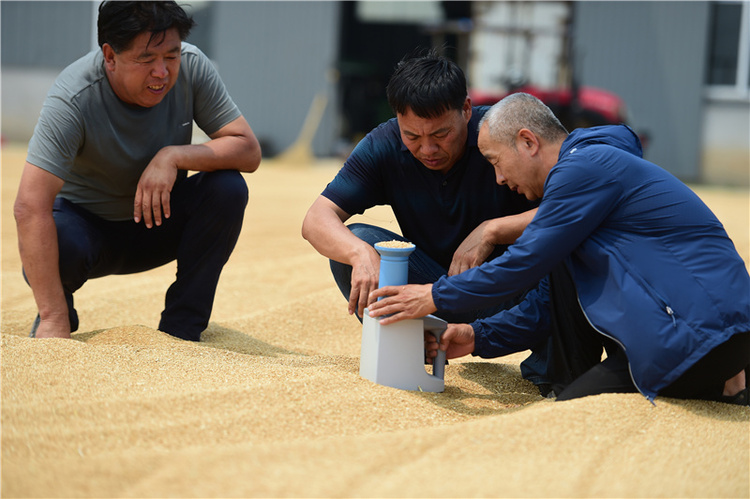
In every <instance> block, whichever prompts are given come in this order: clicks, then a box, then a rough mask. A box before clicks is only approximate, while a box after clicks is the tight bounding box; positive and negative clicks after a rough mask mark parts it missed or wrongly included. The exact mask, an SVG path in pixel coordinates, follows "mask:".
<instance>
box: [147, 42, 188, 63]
mask: <svg viewBox="0 0 750 499" xmlns="http://www.w3.org/2000/svg"><path fill="white" fill-rule="evenodd" d="M181 50H182V46H181V44H180V45H178V46H175V47H173V48H171V49H169V50H168V51H167V54H177V53H179V52H180V51H181ZM153 56H154V52H151V51H149V50H148V49H146V50H144V51H143V52H141V53H140V54H138V56H137V57H136V59H148V58H149V57H153Z"/></svg>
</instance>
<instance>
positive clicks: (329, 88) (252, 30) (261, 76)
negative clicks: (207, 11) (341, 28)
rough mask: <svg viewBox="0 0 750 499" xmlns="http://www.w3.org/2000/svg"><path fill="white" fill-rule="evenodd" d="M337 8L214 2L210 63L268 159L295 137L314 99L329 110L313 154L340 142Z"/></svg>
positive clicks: (328, 4) (334, 5) (305, 3)
mask: <svg viewBox="0 0 750 499" xmlns="http://www.w3.org/2000/svg"><path fill="white" fill-rule="evenodd" d="M338 9H339V4H338V3H337V2H329V1H303V2H286V1H285V2H233V1H227V2H216V5H215V12H214V14H213V16H212V18H213V22H214V25H213V29H212V31H211V33H212V35H211V37H212V38H211V45H212V47H213V48H212V58H213V60H214V61H215V62H216V64H217V66H218V68H219V71H220V73H221V74H222V77H223V78H224V81H225V82H226V84H227V87H228V88H229V91H230V93H231V95H232V96H233V98H234V99H235V102H236V103H237V105H239V106H240V109H242V112H243V114H244V115H245V117H246V118H247V120H248V122H249V123H250V125H251V126H252V128H253V131H254V132H255V134H256V135H257V136H258V138H259V139H260V140H261V142H263V144H264V145H265V146H266V149H267V151H268V152H269V153H272V154H273V153H276V152H281V151H283V150H285V149H286V148H288V147H289V146H290V145H292V143H293V142H294V141H295V139H296V138H297V137H298V135H299V133H300V131H301V129H302V126H303V124H304V121H305V118H306V116H307V114H308V112H309V110H310V108H311V105H312V103H313V99H314V98H315V96H316V95H321V96H324V97H325V99H326V110H325V113H324V115H323V117H322V118H321V121H320V125H319V127H318V129H317V131H316V133H315V136H314V140H313V149H314V152H315V153H316V154H318V155H324V156H325V155H330V154H331V153H332V151H333V147H334V143H335V140H336V134H337V127H336V119H337V111H336V108H335V106H336V98H335V90H336V88H335V77H336V75H335V71H334V68H335V64H336V56H337V51H336V44H337V43H338Z"/></svg>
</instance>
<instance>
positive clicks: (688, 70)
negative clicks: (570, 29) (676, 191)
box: [575, 1, 708, 181]
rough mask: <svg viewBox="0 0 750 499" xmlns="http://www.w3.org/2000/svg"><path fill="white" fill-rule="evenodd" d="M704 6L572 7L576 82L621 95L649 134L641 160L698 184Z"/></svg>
mask: <svg viewBox="0 0 750 499" xmlns="http://www.w3.org/2000/svg"><path fill="white" fill-rule="evenodd" d="M707 17H708V4H707V2H693V1H669V2H664V1H658V2H637V1H621V2H576V27H575V34H576V38H575V46H576V51H577V54H578V69H579V75H580V79H581V82H582V83H583V84H586V85H593V86H598V87H602V88H605V89H607V90H610V91H613V92H615V93H617V94H619V95H620V96H621V97H622V98H623V99H624V100H625V102H626V103H627V106H628V108H629V111H630V114H631V122H632V123H633V125H634V128H636V129H637V130H639V131H640V130H645V131H648V132H649V134H650V137H651V138H650V141H649V145H648V148H647V150H646V153H645V156H646V158H647V159H649V160H650V161H653V162H655V163H657V164H659V165H660V166H662V167H664V168H665V169H667V170H669V171H670V172H672V173H674V174H675V175H677V176H678V177H680V178H682V179H683V180H686V181H695V180H699V179H700V177H701V164H700V163H701V161H700V159H701V140H700V139H701V133H702V120H703V114H702V112H703V107H702V106H703V88H704V85H703V81H704V64H705V54H706V48H707Z"/></svg>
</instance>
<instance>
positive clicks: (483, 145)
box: [369, 94, 750, 404]
mask: <svg viewBox="0 0 750 499" xmlns="http://www.w3.org/2000/svg"><path fill="white" fill-rule="evenodd" d="M478 141H479V142H478V143H479V148H480V150H481V151H482V154H483V155H484V156H485V157H486V158H487V159H488V160H489V162H490V163H492V165H493V167H494V169H495V172H496V178H497V182H498V183H499V184H506V185H508V186H509V187H510V188H511V189H513V190H514V191H517V192H519V193H522V194H524V195H525V196H526V197H527V198H528V199H538V198H541V203H540V205H539V210H538V212H537V213H536V216H535V217H534V219H533V220H532V222H531V223H530V224H529V225H528V227H527V228H526V230H525V231H524V233H523V234H522V236H521V237H520V238H519V239H518V240H517V241H516V243H515V244H513V245H512V246H510V247H509V248H508V250H507V251H506V252H505V253H504V254H503V255H502V256H500V257H498V258H496V259H494V260H492V261H491V262H488V263H485V264H483V265H481V266H479V267H477V268H474V269H471V270H468V271H466V272H464V273H462V274H459V275H456V276H450V277H444V278H441V279H439V280H438V281H436V282H435V283H434V284H433V285H430V284H427V285H421V286H418V285H410V286H405V287H404V286H402V287H398V288H396V287H386V288H382V289H379V290H376V291H374V292H373V293H371V294H370V303H369V307H370V309H369V310H370V315H371V316H374V317H377V316H383V315H389V314H393V315H389V316H388V317H385V318H383V319H381V323H383V324H389V323H392V322H396V321H398V320H402V319H408V318H416V317H421V316H424V315H426V314H428V313H432V312H433V311H434V310H435V309H436V308H440V309H446V310H462V309H465V308H476V307H485V306H488V305H491V304H492V303H495V302H497V301H499V300H503V299H504V297H505V296H507V295H508V294H509V293H513V292H515V291H516V290H518V289H521V288H523V287H524V286H528V285H529V284H530V283H533V282H536V281H537V280H539V279H541V282H540V284H539V286H538V287H537V288H536V289H535V290H534V291H532V292H530V293H529V294H528V295H527V298H526V300H525V301H524V302H523V303H521V304H519V305H518V306H516V307H514V308H513V309H511V310H507V311H503V312H500V313H499V314H497V315H495V316H493V317H490V318H487V319H482V320H478V321H475V322H473V323H471V324H452V325H450V326H449V329H448V331H447V332H446V333H445V334H444V335H443V339H442V340H441V344H440V346H439V348H441V349H443V350H447V353H448V357H449V358H453V357H458V356H462V355H466V354H468V353H472V354H474V355H477V356H481V357H497V356H500V355H506V354H508V353H512V352H516V351H522V350H525V349H526V348H528V345H530V344H536V343H538V342H539V341H540V339H542V338H545V337H548V336H550V335H551V337H552V341H553V348H552V354H551V361H550V366H549V371H548V373H549V374H550V376H551V377H552V381H553V386H554V390H555V393H556V394H557V396H558V400H566V399H570V398H576V397H582V396H586V395H592V394H597V393H605V392H632V391H635V390H638V391H640V392H641V393H642V394H643V395H645V396H646V397H648V398H649V399H650V400H653V398H654V397H656V396H657V395H664V396H670V397H679V398H701V399H709V400H723V401H727V402H735V403H743V404H747V400H748V391H747V387H746V380H745V374H746V372H745V368H746V366H748V364H750V333H749V332H748V331H750V277H748V273H747V269H746V267H745V263H744V262H743V261H742V259H741V258H740V256H739V255H738V254H737V251H736V249H735V248H734V245H733V244H732V241H731V240H730V239H729V237H728V236H727V234H726V231H725V230H724V228H723V227H722V225H721V223H720V222H719V221H718V220H717V219H716V217H715V216H714V215H713V213H711V211H710V210H709V209H708V208H707V207H706V206H705V204H703V202H702V201H701V200H700V199H699V198H698V197H697V196H696V195H695V193H693V192H692V191H691V190H690V189H689V188H688V187H687V186H685V185H684V184H683V183H682V182H680V181H679V180H678V179H676V178H675V177H674V176H672V175H670V174H669V173H668V172H666V171H664V170H663V169H661V168H659V167H658V166H656V165H654V164H652V163H649V162H648V161H645V160H644V159H643V158H642V150H641V146H640V142H639V141H638V138H637V137H636V135H635V134H634V133H633V132H632V130H630V129H629V128H627V127H625V126H607V127H597V128H591V129H579V130H576V131H574V132H573V133H572V134H570V135H568V133H567V131H566V130H565V129H564V127H562V125H561V124H560V123H559V121H558V120H557V118H555V116H554V115H553V114H552V112H551V111H550V110H549V109H548V108H547V107H546V106H545V105H544V104H543V103H541V102H540V101H539V100H538V99H536V98H534V97H532V96H530V95H527V94H514V95H511V96H509V97H507V98H506V99H503V100H502V101H501V102H499V103H498V104H496V105H495V106H493V108H492V109H491V110H490V111H488V112H487V114H486V115H485V117H484V119H483V121H482V123H481V124H480V133H479V139H478ZM571 288H573V289H575V291H576V292H577V300H576V301H577V302H578V303H576V306H575V307H566V296H568V293H566V292H565V290H566V289H571ZM574 296H575V295H574ZM380 297H384V298H383V299H382V300H381V301H376V300H377V299H378V298H380ZM574 300H575V299H574ZM436 348H437V345H433V346H432V348H431V350H432V351H433V352H434V350H435V349H436ZM603 348H606V351H607V357H606V359H605V360H604V361H602V360H601V357H602V351H603Z"/></svg>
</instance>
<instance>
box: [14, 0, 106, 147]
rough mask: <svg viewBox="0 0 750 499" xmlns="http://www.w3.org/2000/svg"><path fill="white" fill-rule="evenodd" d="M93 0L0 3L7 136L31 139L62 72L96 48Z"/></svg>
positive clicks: (15, 138)
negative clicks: (53, 84)
mask: <svg viewBox="0 0 750 499" xmlns="http://www.w3.org/2000/svg"><path fill="white" fill-rule="evenodd" d="M94 6H95V4H94V3H93V2H8V1H3V2H2V3H0V23H1V24H0V26H1V27H0V34H1V35H2V41H1V43H0V47H2V51H1V52H0V53H1V55H0V60H1V61H2V71H0V78H1V80H0V88H1V89H2V96H1V97H0V106H1V107H2V136H3V138H4V139H6V140H14V141H28V140H29V138H30V137H31V134H32V132H33V131H34V126H35V125H36V120H37V118H38V116H39V111H40V110H41V109H42V102H43V101H44V97H45V95H47V91H48V90H49V88H50V86H51V85H52V82H53V81H54V80H55V77H57V74H58V73H59V72H60V70H62V69H63V68H64V67H65V66H67V65H68V64H70V63H71V62H73V61H75V60H76V59H78V58H79V57H81V56H82V55H83V54H85V53H86V52H88V51H89V50H90V49H91V47H92V43H93V42H92V40H93V36H94V35H93V31H94V29H93V17H94V8H95V7H94Z"/></svg>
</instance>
